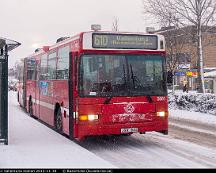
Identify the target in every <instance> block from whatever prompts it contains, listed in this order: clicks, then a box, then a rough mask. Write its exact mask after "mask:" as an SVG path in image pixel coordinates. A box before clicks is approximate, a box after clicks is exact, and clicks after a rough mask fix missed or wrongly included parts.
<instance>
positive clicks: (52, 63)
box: [47, 52, 57, 80]
mask: <svg viewBox="0 0 216 173" xmlns="http://www.w3.org/2000/svg"><path fill="white" fill-rule="evenodd" d="M56 59H57V58H56V52H53V53H51V54H49V55H48V63H47V64H48V65H47V67H48V68H47V74H48V76H47V79H49V80H54V79H56Z"/></svg>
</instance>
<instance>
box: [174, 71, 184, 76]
mask: <svg viewBox="0 0 216 173" xmlns="http://www.w3.org/2000/svg"><path fill="white" fill-rule="evenodd" d="M175 76H186V73H185V72H183V71H177V72H175Z"/></svg>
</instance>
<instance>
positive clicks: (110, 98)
mask: <svg viewBox="0 0 216 173" xmlns="http://www.w3.org/2000/svg"><path fill="white" fill-rule="evenodd" d="M112 98H113V96H108V97H107V98H106V100H105V101H104V104H109V103H110V101H111V100H112Z"/></svg>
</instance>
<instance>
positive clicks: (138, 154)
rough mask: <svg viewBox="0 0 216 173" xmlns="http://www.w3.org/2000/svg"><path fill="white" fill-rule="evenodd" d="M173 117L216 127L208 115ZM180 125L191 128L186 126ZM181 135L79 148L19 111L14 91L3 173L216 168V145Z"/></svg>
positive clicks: (0, 159) (0, 150)
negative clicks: (8, 171) (15, 172)
mask: <svg viewBox="0 0 216 173" xmlns="http://www.w3.org/2000/svg"><path fill="white" fill-rule="evenodd" d="M170 118H171V119H172V118H175V119H177V120H179V121H180V120H181V119H184V120H187V121H190V123H192V122H195V121H196V122H198V123H205V124H206V123H207V127H206V126H205V128H208V125H210V126H214V125H216V116H213V115H208V114H203V113H195V112H189V111H182V110H181V111H180V110H170ZM177 122H178V121H177ZM174 123H176V122H174ZM180 125H181V126H186V124H184V123H183V125H182V124H180ZM183 128H184V127H183ZM191 128H194V127H191ZM196 128H199V126H196ZM192 130H193V129H192ZM170 131H172V129H170ZM175 132H177V133H175ZM204 132H206V131H204ZM180 133H184V131H182V130H181V129H180V130H178V129H175V130H173V132H171V133H170V134H169V135H167V136H166V135H165V136H164V135H162V134H160V133H156V132H149V133H146V134H144V135H141V134H133V135H131V136H121V137H109V138H100V137H99V138H89V139H87V140H86V141H83V142H81V143H80V145H77V144H76V143H74V142H73V141H70V140H69V139H67V138H65V137H64V136H62V135H60V134H58V133H56V132H55V131H53V130H51V129H50V128H48V127H46V126H45V125H43V124H41V123H39V122H38V121H37V120H35V119H33V118H31V117H29V116H28V115H27V114H26V113H25V112H24V111H23V110H22V109H21V108H20V107H19V105H18V103H17V101H16V92H13V91H10V92H9V145H8V146H5V145H0V168H215V167H216V147H215V146H214V145H208V146H206V145H205V144H204V145H200V144H199V142H194V140H187V139H185V138H184V139H183V138H182V136H183V137H185V136H187V137H188V138H190V137H191V136H190V134H189V133H188V132H186V131H185V133H184V134H181V135H182V136H179V134H180ZM192 133H193V132H192ZM207 133H208V132H207ZM195 135H196V134H195ZM198 138H199V136H198ZM207 139H208V138H207ZM199 140H202V139H199ZM210 142H212V141H210ZM213 143H214V140H213Z"/></svg>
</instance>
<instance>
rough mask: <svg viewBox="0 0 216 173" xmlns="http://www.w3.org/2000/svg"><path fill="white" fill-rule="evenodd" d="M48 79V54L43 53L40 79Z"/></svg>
mask: <svg viewBox="0 0 216 173" xmlns="http://www.w3.org/2000/svg"><path fill="white" fill-rule="evenodd" d="M46 79H47V54H44V55H42V57H41V64H40V80H46Z"/></svg>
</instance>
